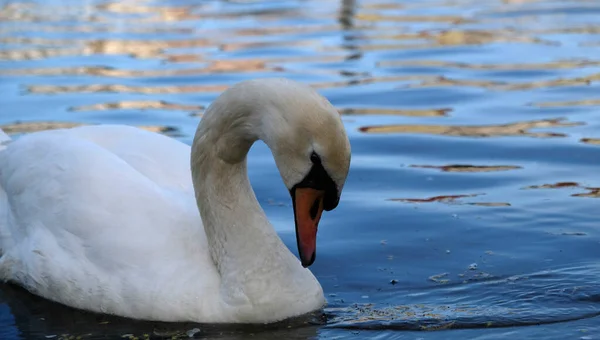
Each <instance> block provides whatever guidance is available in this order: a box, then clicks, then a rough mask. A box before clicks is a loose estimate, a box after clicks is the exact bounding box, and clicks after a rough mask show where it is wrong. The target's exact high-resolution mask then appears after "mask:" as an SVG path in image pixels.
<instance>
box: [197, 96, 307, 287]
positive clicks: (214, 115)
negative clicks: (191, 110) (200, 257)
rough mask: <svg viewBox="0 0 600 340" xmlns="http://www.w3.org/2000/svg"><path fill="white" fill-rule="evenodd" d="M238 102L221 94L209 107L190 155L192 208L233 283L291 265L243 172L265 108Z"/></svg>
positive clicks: (219, 265) (223, 273)
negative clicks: (195, 206) (241, 273)
mask: <svg viewBox="0 0 600 340" xmlns="http://www.w3.org/2000/svg"><path fill="white" fill-rule="evenodd" d="M234 94H235V93H234ZM239 98H240V96H239V93H238V95H237V96H235V95H232V94H229V95H228V94H224V95H222V96H221V97H219V98H218V99H217V100H216V101H215V102H214V103H213V104H212V105H211V106H210V107H209V109H208V110H207V111H206V113H205V115H204V117H203V118H202V122H201V123H200V125H199V127H198V130H197V132H196V136H195V138H194V142H193V145H192V155H191V169H192V180H193V183H194V190H195V193H196V201H197V203H198V209H199V211H200V215H201V217H202V221H203V224H204V229H205V232H206V235H207V239H208V244H209V247H210V253H211V256H212V258H213V261H214V262H215V264H216V266H217V268H218V270H219V272H220V274H221V276H222V278H223V279H225V280H227V279H228V277H227V276H228V275H229V276H231V277H229V280H236V276H239V273H237V271H238V270H239V269H242V268H243V270H244V272H246V273H247V272H252V271H253V270H261V271H262V270H269V266H270V265H269V264H271V265H280V264H282V263H286V265H288V264H290V263H292V262H291V261H294V260H295V261H296V262H297V259H296V258H295V257H294V256H293V255H292V254H291V253H290V252H289V250H288V249H287V247H286V246H285V245H284V244H283V242H282V241H281V240H280V238H279V237H278V235H277V233H276V232H275V230H274V229H273V227H272V226H271V224H270V223H269V221H268V219H267V217H266V215H265V213H264V211H263V210H262V208H261V206H260V204H259V203H258V201H257V200H256V197H255V195H254V191H253V190H252V187H251V185H250V180H249V179H248V174H247V166H246V155H247V153H248V151H249V149H250V147H251V146H252V144H253V143H254V142H255V141H256V140H257V139H259V137H260V138H261V139H262V136H259V135H258V134H257V132H258V133H260V131H261V126H260V121H261V120H260V118H261V117H260V115H262V114H264V112H266V111H265V110H268V109H269V108H268V107H261V106H259V105H258V104H257V103H256V101H253V102H251V103H248V102H244V101H242V100H239ZM286 253H287V255H286ZM248 254H252V256H248ZM296 265H297V264H296ZM237 280H239V278H238V279H237Z"/></svg>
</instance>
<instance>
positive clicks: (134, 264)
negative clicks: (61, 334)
mask: <svg viewBox="0 0 600 340" xmlns="http://www.w3.org/2000/svg"><path fill="white" fill-rule="evenodd" d="M186 153H187V155H185V156H184V154H186ZM188 158H189V147H187V146H186V145H184V144H181V143H178V142H176V141H173V140H171V139H169V138H167V137H163V136H159V135H156V134H152V133H147V132H144V131H140V130H137V129H132V128H127V127H123V128H121V127H96V128H87V129H84V128H79V129H72V130H62V131H47V132H41V133H35V134H31V135H27V136H24V137H22V138H20V139H18V140H16V141H14V142H12V143H11V144H10V145H9V147H8V148H6V149H5V150H2V151H0V188H1V190H0V248H1V250H2V253H3V254H2V257H1V258H0V278H2V279H5V280H11V281H15V282H18V283H19V284H21V285H23V286H25V287H26V288H27V289H29V290H31V291H33V292H34V293H37V294H39V295H41V296H44V297H46V298H50V299H55V300H58V301H60V302H62V303H65V304H67V305H71V306H76V307H80V308H86V309H91V310H97V311H107V312H111V311H115V309H120V313H121V314H123V313H127V310H126V309H127V308H131V309H137V310H138V311H137V315H143V313H144V312H146V313H152V308H148V306H147V304H148V303H150V301H152V300H153V299H155V301H153V303H156V299H161V298H164V299H167V295H165V293H161V292H164V291H165V290H168V289H170V290H172V291H177V292H178V293H180V295H182V297H183V296H184V295H185V294H186V293H187V292H186V291H185V289H187V287H181V286H180V287H172V286H169V285H171V284H177V282H182V283H181V284H182V285H184V284H185V283H189V281H186V280H185V278H181V277H179V279H178V280H173V279H172V278H173V275H174V274H175V273H183V275H186V274H189V275H196V274H197V273H201V275H200V277H201V278H203V279H202V280H206V282H204V284H205V285H206V286H216V279H217V278H218V275H216V271H215V268H214V266H213V264H212V262H211V261H210V255H209V253H208V247H207V243H206V237H205V234H204V230H203V228H202V227H201V222H200V217H199V214H198V211H197V208H196V206H195V201H194V197H193V193H192V187H191V179H190V178H189V177H190V173H189V165H188V164H189V161H188ZM195 278H196V279H197V278H198V275H196V276H195ZM197 285H202V282H197ZM141 287H142V289H140V288H141ZM169 298H172V296H171V297H169ZM125 299H126V300H128V301H119V300H125ZM138 302H139V303H138ZM171 303H173V302H171ZM123 309H125V310H123ZM141 310H143V311H141ZM131 312H132V313H133V310H131Z"/></svg>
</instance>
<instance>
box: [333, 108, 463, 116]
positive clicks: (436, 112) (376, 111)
mask: <svg viewBox="0 0 600 340" xmlns="http://www.w3.org/2000/svg"><path fill="white" fill-rule="evenodd" d="M339 111H340V114H342V115H386V116H409V117H444V116H448V112H450V111H452V109H450V108H443V109H423V110H417V109H412V110H401V109H380V108H344V109H340V110H339Z"/></svg>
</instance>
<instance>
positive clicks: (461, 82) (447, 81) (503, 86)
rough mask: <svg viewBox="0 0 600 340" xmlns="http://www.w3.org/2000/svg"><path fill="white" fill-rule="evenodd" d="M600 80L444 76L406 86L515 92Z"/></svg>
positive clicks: (596, 78) (591, 78) (583, 83)
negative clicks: (517, 79) (517, 80)
mask: <svg viewBox="0 0 600 340" xmlns="http://www.w3.org/2000/svg"><path fill="white" fill-rule="evenodd" d="M598 79H600V73H595V74H592V75H590V76H587V77H581V78H570V79H562V78H559V79H552V80H540V81H532V82H524V83H507V82H500V81H491V80H469V79H451V78H446V77H444V76H439V77H436V78H433V79H430V80H425V81H422V82H421V83H416V84H409V85H406V87H408V88H425V87H440V86H465V87H481V88H486V89H491V90H500V91H515V90H532V89H542V88H549V87H563V86H577V85H585V86H587V85H590V84H591V82H592V81H596V80H598Z"/></svg>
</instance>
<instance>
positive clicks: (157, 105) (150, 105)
mask: <svg viewBox="0 0 600 340" xmlns="http://www.w3.org/2000/svg"><path fill="white" fill-rule="evenodd" d="M107 110H172V111H187V112H190V113H194V114H196V113H198V112H201V111H203V110H204V106H202V105H182V104H173V103H169V102H165V101H162V100H146V101H142V100H140V101H120V102H113V103H100V104H94V105H84V106H73V107H70V108H69V111H75V112H80V111H107Z"/></svg>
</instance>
